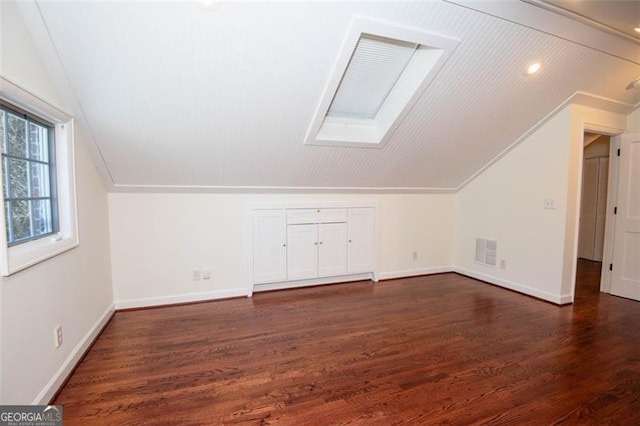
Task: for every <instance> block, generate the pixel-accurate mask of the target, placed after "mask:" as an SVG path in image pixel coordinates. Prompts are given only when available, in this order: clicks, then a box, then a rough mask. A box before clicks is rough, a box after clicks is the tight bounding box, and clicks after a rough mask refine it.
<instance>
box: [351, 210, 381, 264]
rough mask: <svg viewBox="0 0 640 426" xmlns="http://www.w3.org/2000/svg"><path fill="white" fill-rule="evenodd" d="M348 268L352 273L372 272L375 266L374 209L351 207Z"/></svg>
mask: <svg viewBox="0 0 640 426" xmlns="http://www.w3.org/2000/svg"><path fill="white" fill-rule="evenodd" d="M348 216H349V217H348V226H349V232H348V243H347V245H348V249H347V259H348V260H347V269H348V272H349V273H350V274H355V273H361V272H372V271H373V269H374V266H375V258H374V256H375V251H374V235H375V234H374V223H375V222H374V220H375V216H374V209H373V208H369V207H363V208H352V209H349V215H348Z"/></svg>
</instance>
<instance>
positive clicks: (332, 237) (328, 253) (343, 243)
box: [318, 223, 347, 277]
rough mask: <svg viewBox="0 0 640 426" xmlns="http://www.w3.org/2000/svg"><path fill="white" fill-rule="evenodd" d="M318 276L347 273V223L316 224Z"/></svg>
mask: <svg viewBox="0 0 640 426" xmlns="http://www.w3.org/2000/svg"><path fill="white" fill-rule="evenodd" d="M318 240H319V246H318V247H319V249H318V250H319V252H318V276H320V277H328V276H332V275H344V274H346V273H347V224H346V223H321V224H319V225H318Z"/></svg>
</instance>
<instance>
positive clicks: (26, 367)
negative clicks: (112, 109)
mask: <svg viewBox="0 0 640 426" xmlns="http://www.w3.org/2000/svg"><path fill="white" fill-rule="evenodd" d="M0 10H1V12H2V30H1V31H2V34H1V35H2V40H3V44H2V55H1V57H2V70H1V72H2V75H3V76H4V77H6V78H8V79H9V80H11V81H12V82H14V83H16V84H18V85H20V86H21V87H23V88H25V89H27V90H29V91H30V92H32V93H33V94H35V95H37V96H38V97H40V98H41V99H43V100H45V101H47V102H49V103H51V104H52V105H54V106H57V107H59V108H64V104H65V101H64V100H63V99H62V98H63V96H61V95H59V92H58V90H57V89H56V87H57V86H56V85H55V84H54V83H53V82H52V80H51V78H50V76H49V74H48V73H47V72H46V71H45V67H44V65H43V63H42V61H41V60H40V57H39V54H38V52H37V49H36V47H35V46H34V44H33V41H32V40H31V38H30V36H29V33H28V32H27V30H26V28H25V26H24V23H23V21H22V19H21V15H20V14H19V13H18V11H17V9H16V6H15V4H13V3H9V2H3V3H2V4H1V9H0ZM67 112H70V113H72V115H74V114H73V111H67ZM87 139H88V138H87V136H86V134H85V132H84V129H83V128H82V127H81V126H79V127H77V128H76V138H75V144H76V175H77V202H78V216H79V234H80V246H79V247H77V248H75V249H73V250H71V251H68V252H66V253H64V254H62V255H59V256H56V257H54V258H52V259H49V260H47V261H44V262H42V263H40V264H37V265H35V266H33V267H31V268H28V269H26V270H24V271H22V272H18V273H16V274H14V275H12V276H10V277H3V278H2V282H1V283H0V291H1V298H0V302H1V314H0V318H1V321H0V324H1V325H0V329H1V344H2V347H1V351H0V352H1V354H2V359H1V364H0V365H1V372H2V376H1V386H0V388H1V389H2V394H1V398H0V400H1V403H2V404H31V403H46V402H48V401H49V399H50V398H51V397H52V396H53V393H54V392H55V391H56V390H57V388H58V386H59V385H60V384H61V382H62V380H64V378H65V377H66V375H67V373H68V372H69V371H70V367H72V365H73V363H74V362H75V361H76V360H77V359H78V357H79V356H80V355H81V354H82V352H83V348H84V347H86V345H87V344H88V343H90V341H91V338H92V337H93V334H92V332H94V331H96V328H97V327H99V326H100V325H101V320H103V319H104V318H108V314H109V313H110V310H111V309H112V300H113V296H112V290H111V278H110V268H109V228H108V207H107V196H106V189H105V187H104V186H103V183H102V178H101V176H99V175H98V173H97V171H96V169H95V167H94V161H93V158H92V157H91V155H90V153H89V151H88V149H87V146H86V140H87ZM0 232H4V230H1V231H0ZM56 325H62V327H63V333H64V343H63V344H62V346H61V347H60V348H57V349H56V348H55V346H54V339H53V336H54V334H53V330H54V327H55V326H56Z"/></svg>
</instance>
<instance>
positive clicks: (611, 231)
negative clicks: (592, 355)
mask: <svg viewBox="0 0 640 426" xmlns="http://www.w3.org/2000/svg"><path fill="white" fill-rule="evenodd" d="M620 139H621V136H615V137H612V138H611V140H610V142H609V176H608V182H607V214H606V215H605V223H604V248H603V253H602V271H601V273H600V291H602V292H604V293H611V271H609V264H612V263H613V242H614V236H615V231H616V215H614V214H612V212H613V208H614V207H615V206H617V204H618V169H619V168H620V157H618V148H620Z"/></svg>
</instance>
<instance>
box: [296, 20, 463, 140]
mask: <svg viewBox="0 0 640 426" xmlns="http://www.w3.org/2000/svg"><path fill="white" fill-rule="evenodd" d="M457 45H458V40H456V39H453V38H449V37H445V36H441V35H436V34H432V33H428V32H424V31H421V30H417V29H413V28H406V27H398V26H393V25H390V24H387V23H383V22H379V21H373V20H367V19H362V18H359V19H356V20H355V21H354V22H353V24H352V26H351V29H350V31H349V34H348V36H347V38H346V40H345V42H344V44H343V47H342V51H341V52H340V54H339V56H338V59H337V61H336V64H335V66H334V70H333V73H332V74H331V77H330V78H329V82H328V83H327V86H326V88H325V91H324V94H323V95H322V98H321V100H320V103H319V105H318V108H317V110H316V114H315V116H314V119H313V121H312V123H311V125H310V127H309V130H308V132H307V137H306V138H305V144H308V145H328V146H351V147H363V148H380V147H381V146H383V145H384V143H385V142H386V141H387V140H388V138H389V136H390V135H391V134H393V132H394V130H395V129H396V127H397V126H398V124H399V123H400V122H401V121H402V119H403V118H404V116H405V115H406V114H407V113H408V112H409V110H410V109H411V107H412V106H413V104H415V102H416V101H417V100H418V97H419V96H420V95H421V94H422V92H423V91H424V89H425V88H426V87H427V86H428V84H429V83H430V82H431V80H433V78H434V77H435V76H436V74H437V72H438V70H439V69H440V68H441V67H442V65H443V64H444V62H445V61H446V59H447V58H448V57H449V56H450V55H451V53H452V52H453V49H454V48H455V47H456V46H457Z"/></svg>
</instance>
